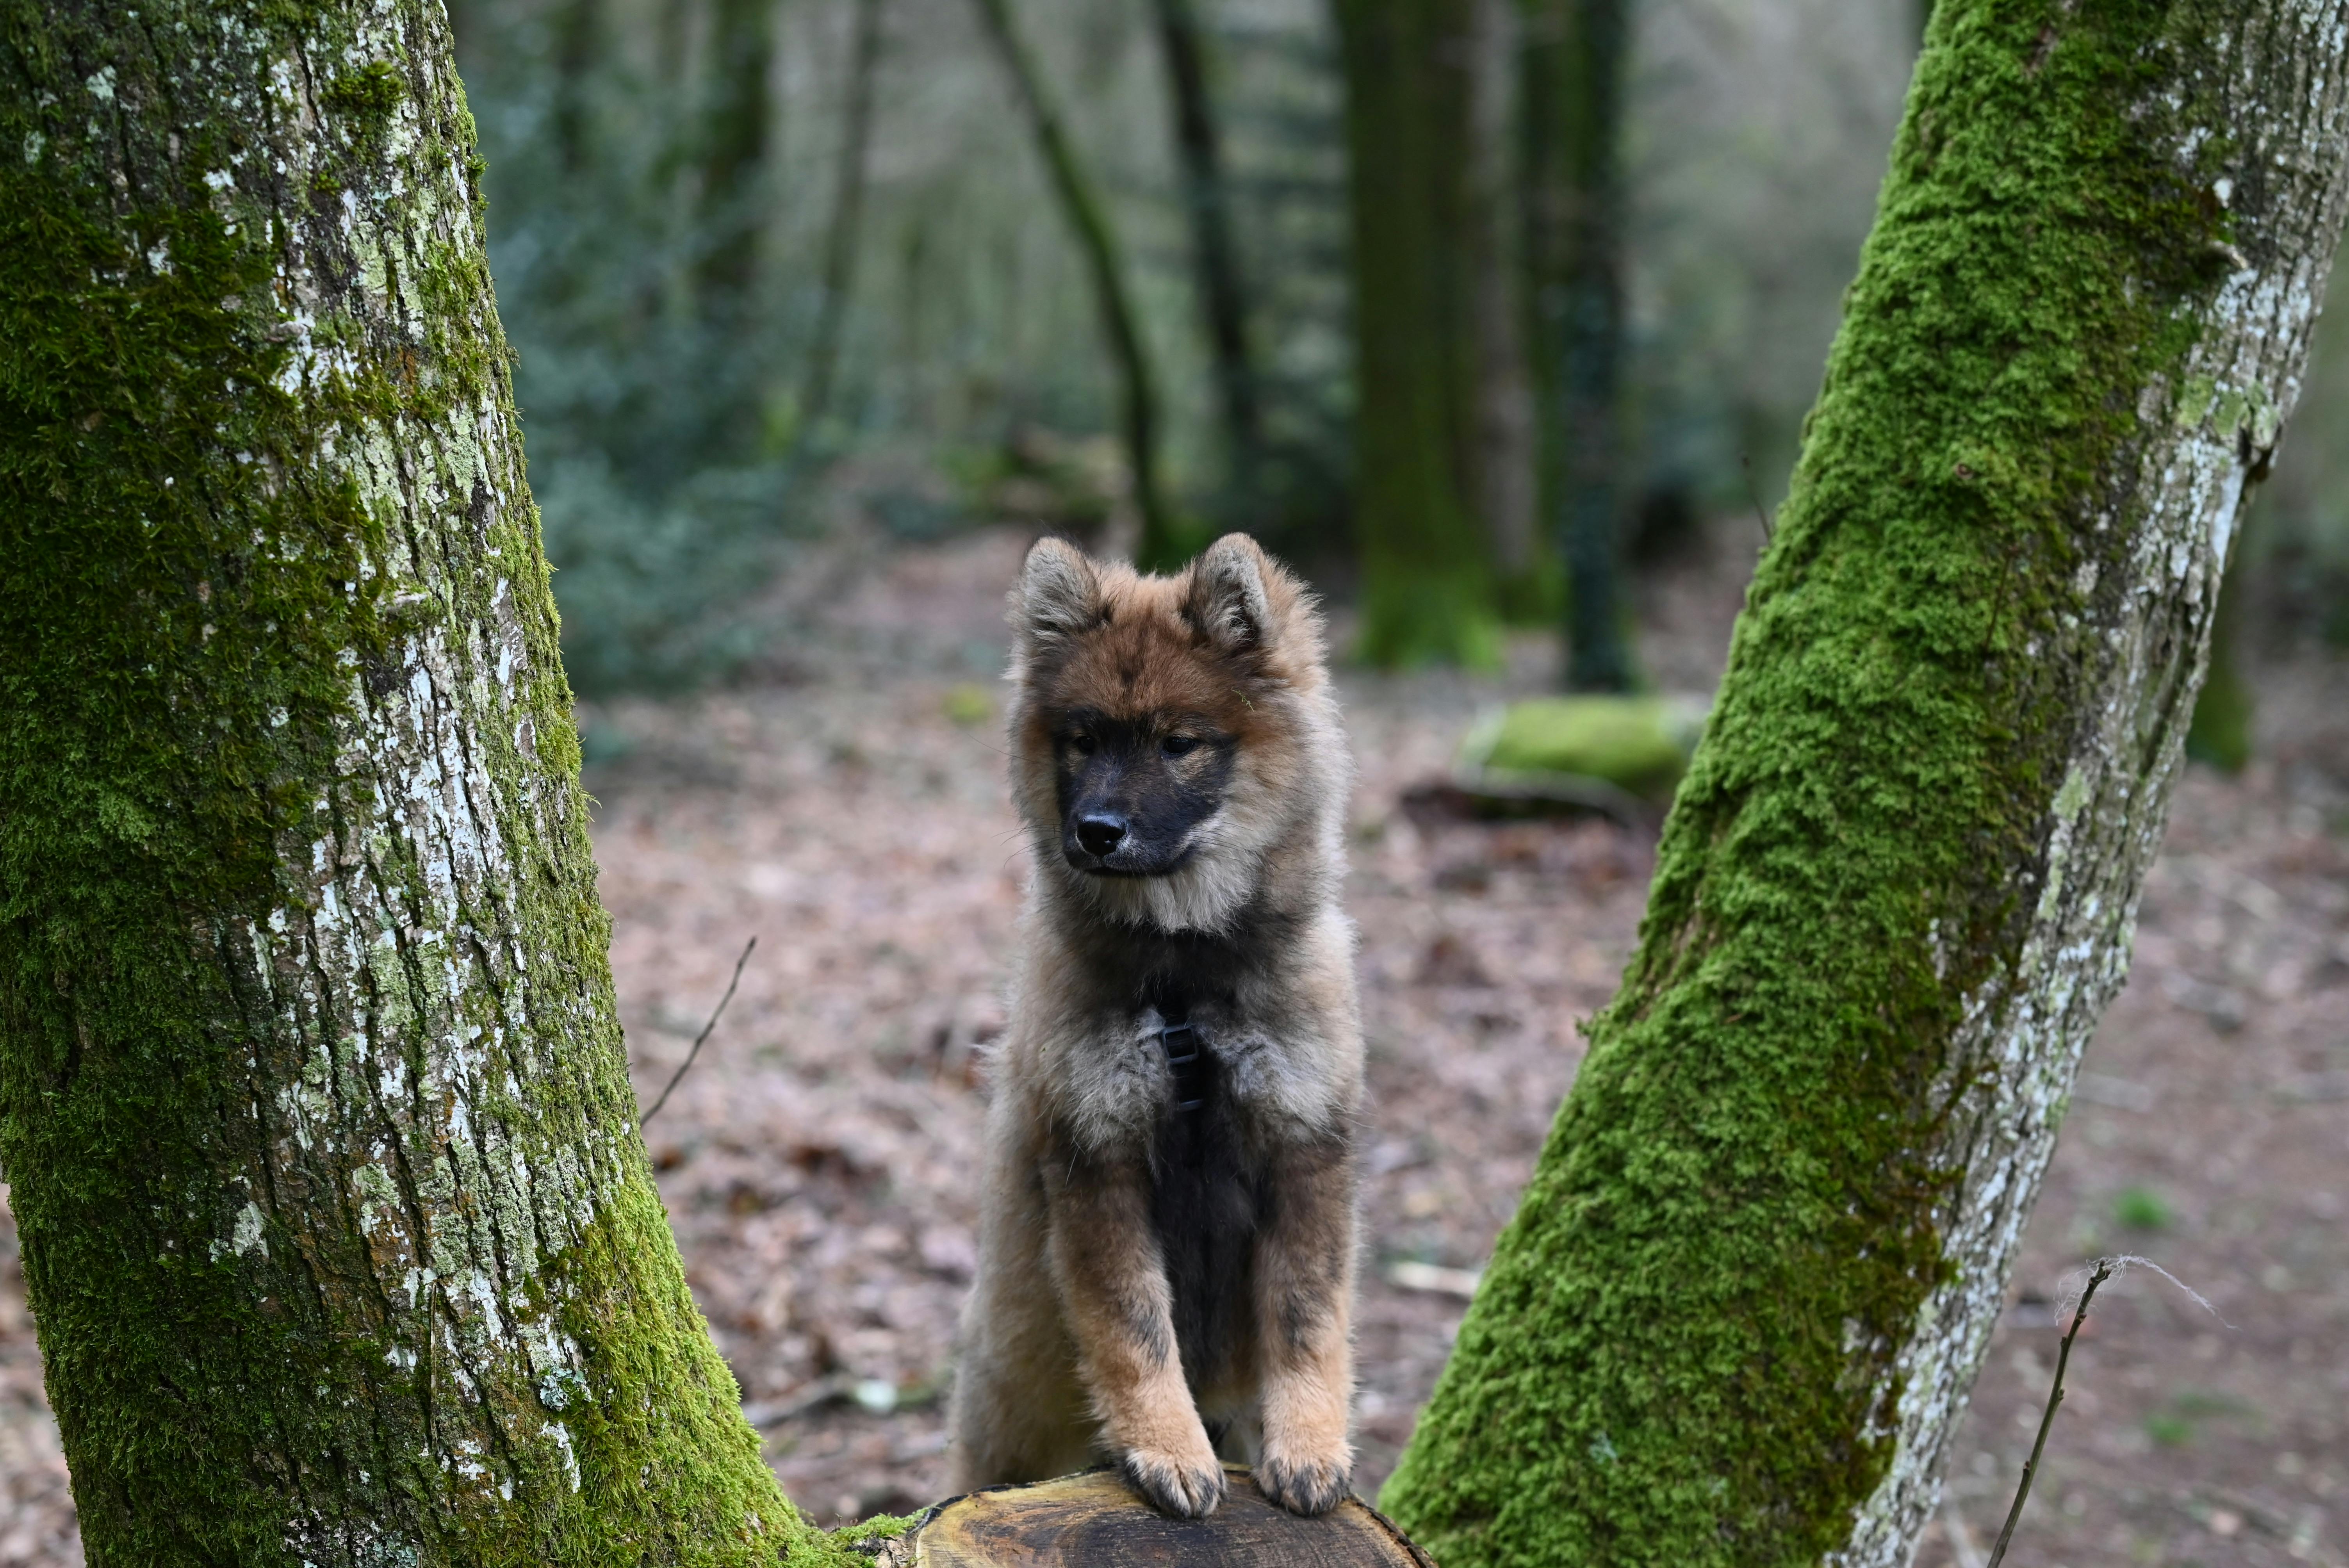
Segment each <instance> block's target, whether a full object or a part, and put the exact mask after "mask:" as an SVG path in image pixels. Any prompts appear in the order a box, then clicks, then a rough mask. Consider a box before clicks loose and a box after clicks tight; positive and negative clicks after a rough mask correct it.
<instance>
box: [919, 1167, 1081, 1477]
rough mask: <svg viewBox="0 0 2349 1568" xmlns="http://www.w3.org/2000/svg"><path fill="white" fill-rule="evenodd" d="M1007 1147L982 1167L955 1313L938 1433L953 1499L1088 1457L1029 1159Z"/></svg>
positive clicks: (1040, 1195) (1073, 1365) (1037, 1183)
mask: <svg viewBox="0 0 2349 1568" xmlns="http://www.w3.org/2000/svg"><path fill="white" fill-rule="evenodd" d="M1009 1142H1010V1140H1009V1139H1008V1138H1007V1139H1005V1140H1002V1141H1001V1143H999V1146H998V1148H997V1150H994V1151H993V1152H992V1154H991V1157H990V1159H989V1160H988V1171H987V1193H986V1198H985V1202H983V1204H982V1205H981V1213H982V1215H983V1218H982V1220H981V1223H980V1232H979V1245H978V1259H979V1262H978V1280H977V1281H976V1283H975V1284H973V1285H972V1287H971V1295H970V1301H969V1303H968V1305H966V1306H965V1307H964V1308H963V1315H962V1332H961V1336H960V1340H961V1352H962V1354H961V1357H960V1360H959V1365H958V1366H957V1367H956V1370H955V1387H954V1406H953V1409H952V1412H951V1413H950V1415H949V1416H948V1418H947V1430H948V1431H949V1432H951V1433H952V1434H953V1435H954V1452H953V1463H952V1467H951V1474H952V1478H953V1479H952V1480H951V1483H950V1484H951V1485H952V1486H953V1488H954V1490H955V1491H958V1492H959V1491H977V1490H978V1488H980V1487H985V1486H1002V1485H1006V1484H1008V1483H1010V1482H1015V1481H1030V1480H1048V1479H1050V1477H1053V1476H1056V1475H1066V1474H1067V1473H1068V1472H1070V1471H1071V1470H1082V1469H1083V1468H1084V1466H1085V1463H1086V1461H1087V1459H1088V1458H1089V1456H1090V1454H1091V1451H1092V1417H1091V1414H1090V1412H1089V1411H1088V1410H1087V1409H1086V1408H1085V1396H1084V1389H1083V1387H1081V1385H1080V1384H1079V1383H1078V1381H1077V1352H1076V1346H1075V1345H1074V1344H1073V1343H1072V1342H1071V1339H1070V1337H1069V1332H1068V1329H1067V1327H1066V1326H1065V1325H1064V1324H1063V1323H1062V1321H1061V1303H1060V1300H1059V1297H1058V1296H1057V1295H1055V1294H1054V1292H1053V1289H1052V1280H1051V1273H1050V1265H1049V1264H1048V1262H1047V1259H1046V1256H1045V1226H1046V1218H1045V1204H1044V1186H1043V1181H1042V1179H1041V1177H1040V1175H1039V1174H1038V1172H1037V1170H1036V1166H1035V1164H1034V1162H1033V1160H1032V1158H1030V1150H1026V1149H1025V1148H1017V1147H1005V1145H1009Z"/></svg>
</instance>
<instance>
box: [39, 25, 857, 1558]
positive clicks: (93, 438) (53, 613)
mask: <svg viewBox="0 0 2349 1568" xmlns="http://www.w3.org/2000/svg"><path fill="white" fill-rule="evenodd" d="M441 16H442V13H441V9H440V6H439V5H430V4H426V3H424V0H395V3H392V4H384V5H357V4H351V3H347V0H345V3H340V4H321V5H311V6H306V7H302V8H298V9H297V8H291V7H285V6H280V5H263V4H259V3H257V0H256V3H252V4H243V5H231V4H218V3H214V4H195V3H192V0H145V3H144V4H142V5H140V6H139V7H137V8H136V9H135V10H133V9H126V8H124V7H121V6H119V5H105V4H98V3H95V0H7V5H6V24H5V37H6V39H7V46H6V49H5V53H0V84H4V85H0V138H5V146H6V148H7V150H8V153H7V156H6V157H5V158H0V343H5V345H6V346H7V347H6V350H5V369H0V1168H5V1173H6V1176H7V1179H8V1180H9V1181H10V1182H11V1183H12V1191H11V1202H12V1203H13V1205H14V1207H15V1209H16V1216H17V1222H18V1223H19V1224H20V1225H21V1227H22V1230H23V1244H24V1265H25V1272H26V1280H27V1284H28V1285H29V1287H30V1290H31V1295H32V1301H33V1306H34V1310H35V1313H36V1319H37V1322H38V1325H39V1332H40V1343H41V1350H42V1355H43V1357H44V1360H45V1363H46V1366H47V1379H48V1390H49V1398H50V1399H51V1402H52V1403H53V1405H54V1407H55V1408H56V1411H57V1421H58V1426H59V1429H60V1430H61V1431H62V1433H63V1435H64V1439H65V1444H66V1451H67V1457H68V1459H69V1460H70V1462H71V1464H72V1469H73V1482H74V1495H75V1499H76V1502H77V1505H78V1509H79V1511H80V1516H81V1526H82V1531H83V1538H84V1541H85V1543H86V1545H87V1547H88V1554H89V1558H90V1561H91V1562H92V1563H99V1564H106V1563H124V1564H129V1563H136V1564H140V1565H142V1568H143V1565H148V1564H171V1563H263V1564H266V1563H284V1564H287V1565H288V1568H290V1565H292V1564H294V1563H316V1564H334V1565H347V1568H359V1565H362V1564H365V1565H369V1568H380V1565H382V1564H387V1563H419V1562H421V1563H450V1562H455V1563H524V1562H528V1563H543V1562H555V1561H561V1562H566V1563H568V1562H581V1563H615V1564H619V1563H626V1564H636V1563H688V1562H690V1563H746V1564H747V1563H753V1562H758V1563H770V1564H771V1563H774V1562H775V1560H776V1557H777V1553H778V1552H779V1551H781V1550H784V1549H786V1548H788V1549H789V1550H790V1552H791V1559H792V1562H793V1563H803V1562H820V1561H825V1560H831V1559H833V1557H834V1555H835V1554H834V1549H833V1548H832V1547H831V1546H829V1545H828V1544H827V1543H826V1542H824V1541H823V1538H822V1537H820V1536H818V1535H816V1534H815V1533H814V1532H812V1530H810V1529H809V1528H808V1527H807V1526H806V1525H805V1524H804V1523H803V1522H802V1520H801V1519H800V1517H799V1515H798V1514H797V1513H796V1512H794V1511H793V1510H792V1507H791V1505H790V1504H789V1503H788V1502H787V1501H785V1500H784V1499H783V1497H782V1495H781V1492H780V1491H778V1490H777V1488H776V1485H775V1482H774V1480H773V1478H772V1476H771V1473H770V1472H769V1471H768V1470H767V1469H766V1467H765V1466H764V1465H763V1464H762V1463H761V1459H760V1451H759V1442H758V1439H757V1438H756V1436H755V1435H754V1434H753V1433H752V1432H751V1430H750V1428H749V1427H748V1426H746V1425H745V1424H744V1422H743V1420H742V1418H741V1416H740V1411H739V1409H738V1408H737V1395H736V1390H735V1387H734V1382H733V1379H732V1377H730V1375H729V1373H728V1371H727V1368H726V1366H725V1364H724V1363H723V1362H722V1361H721V1360H720V1359H719V1357H718V1354H717V1352H716V1350H715V1349H714V1348H713V1346H711V1345H710V1343H709V1338H708V1336H707V1334H706V1332H705V1330H704V1328H703V1326H702V1324H701V1321H700V1318H699V1316H698V1314H697V1313H696V1311H695V1309H694V1305H693V1301H692V1297H691V1295H690V1294H689V1293H688V1289H687V1286H686V1283H685V1279H684V1274H683V1271H682V1268H681V1266H680V1264H679V1263H678V1254H677V1250H676V1246H675V1244H674V1243H673V1242H672V1240H671V1238H670V1235H669V1232H668V1227H667V1222H666V1220H665V1218H664V1216H663V1213H662V1211H661V1205H660V1201H659V1198H658V1196H657V1193H656V1191H655V1190H654V1186H653V1182H652V1176H651V1171H650V1169H649V1166H648V1163H647V1159H646V1155H645V1150H644V1145H643V1141H642V1140H641V1138H640V1136H639V1135H638V1132H637V1130H636V1104H635V1101H634V1099H633V1097H632V1095H631V1093H630V1089H629V1085H628V1078H627V1074H626V1063H625V1060H624V1057H623V1056H622V1051H621V1044H620V1034H619V1027H618V1025H617V1023H616V1018H615V1015H614V1010H613V998H612V986H611V978H610V974H609V971H608V969H607V968H606V966H605V936H606V926H605V916H604V914H603V913H602V912H601V910H600V909H599V908H598V907H597V905H596V902H595V867H594V862H593V861H592V858H591V855H590V851H589V846H588V840H587V817H586V809H587V800H586V798H585V795H583V794H582V792H581V791H580V789H579V786H578V764H579V752H578V744H577V740H576V738H575V736H574V731H573V728H572V721H571V717H570V711H569V706H570V705H569V696H568V692H567V690H566V688H565V686H564V677H563V672H562V668H561V665H560V663H559V661H558V657H557V654H556V643H555V614H554V603H553V601H552V600H551V598H550V597H549V593H548V577H547V571H546V566H545V563H544V562H543V558H542V556H541V554H540V551H539V541H538V531H537V519H536V515H535V512H534V511H533V508H532V505H531V500H530V494H529V490H528V489H527V487H526V485H525V483H524V480H523V454H522V441H521V435H520V431H519V429H518V428H517V425H516V421H515V417H514V411H513V402H512V387H511V382H510V379H509V368H508V363H507V355H506V349H505V345H504V341H503V339H502V335H501V334H500V331H499V327H498V323H497V317H496V314H495V310H494V307H493V304H492V297H491V289H490V278H489V273H488V270H487V267H486V264H485V263H484V259H483V254H482V246H481V198H480V191H479V188H478V185H477V183H476V180H475V177H476V174H477V171H478V164H477V162H476V160H475V154H474V150H473V142H472V122H471V119H470V117H469V116H468V115H467V113H466V111H465V108H464V105H463V100H462V97H461V94H460V89H459V87H458V83H457V79H456V77H455V75H454V72H453V68H452V66H451V63H450V40H449V36H448V33H447V30H446V28H445V26H444V25H443V23H442V20H441Z"/></svg>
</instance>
